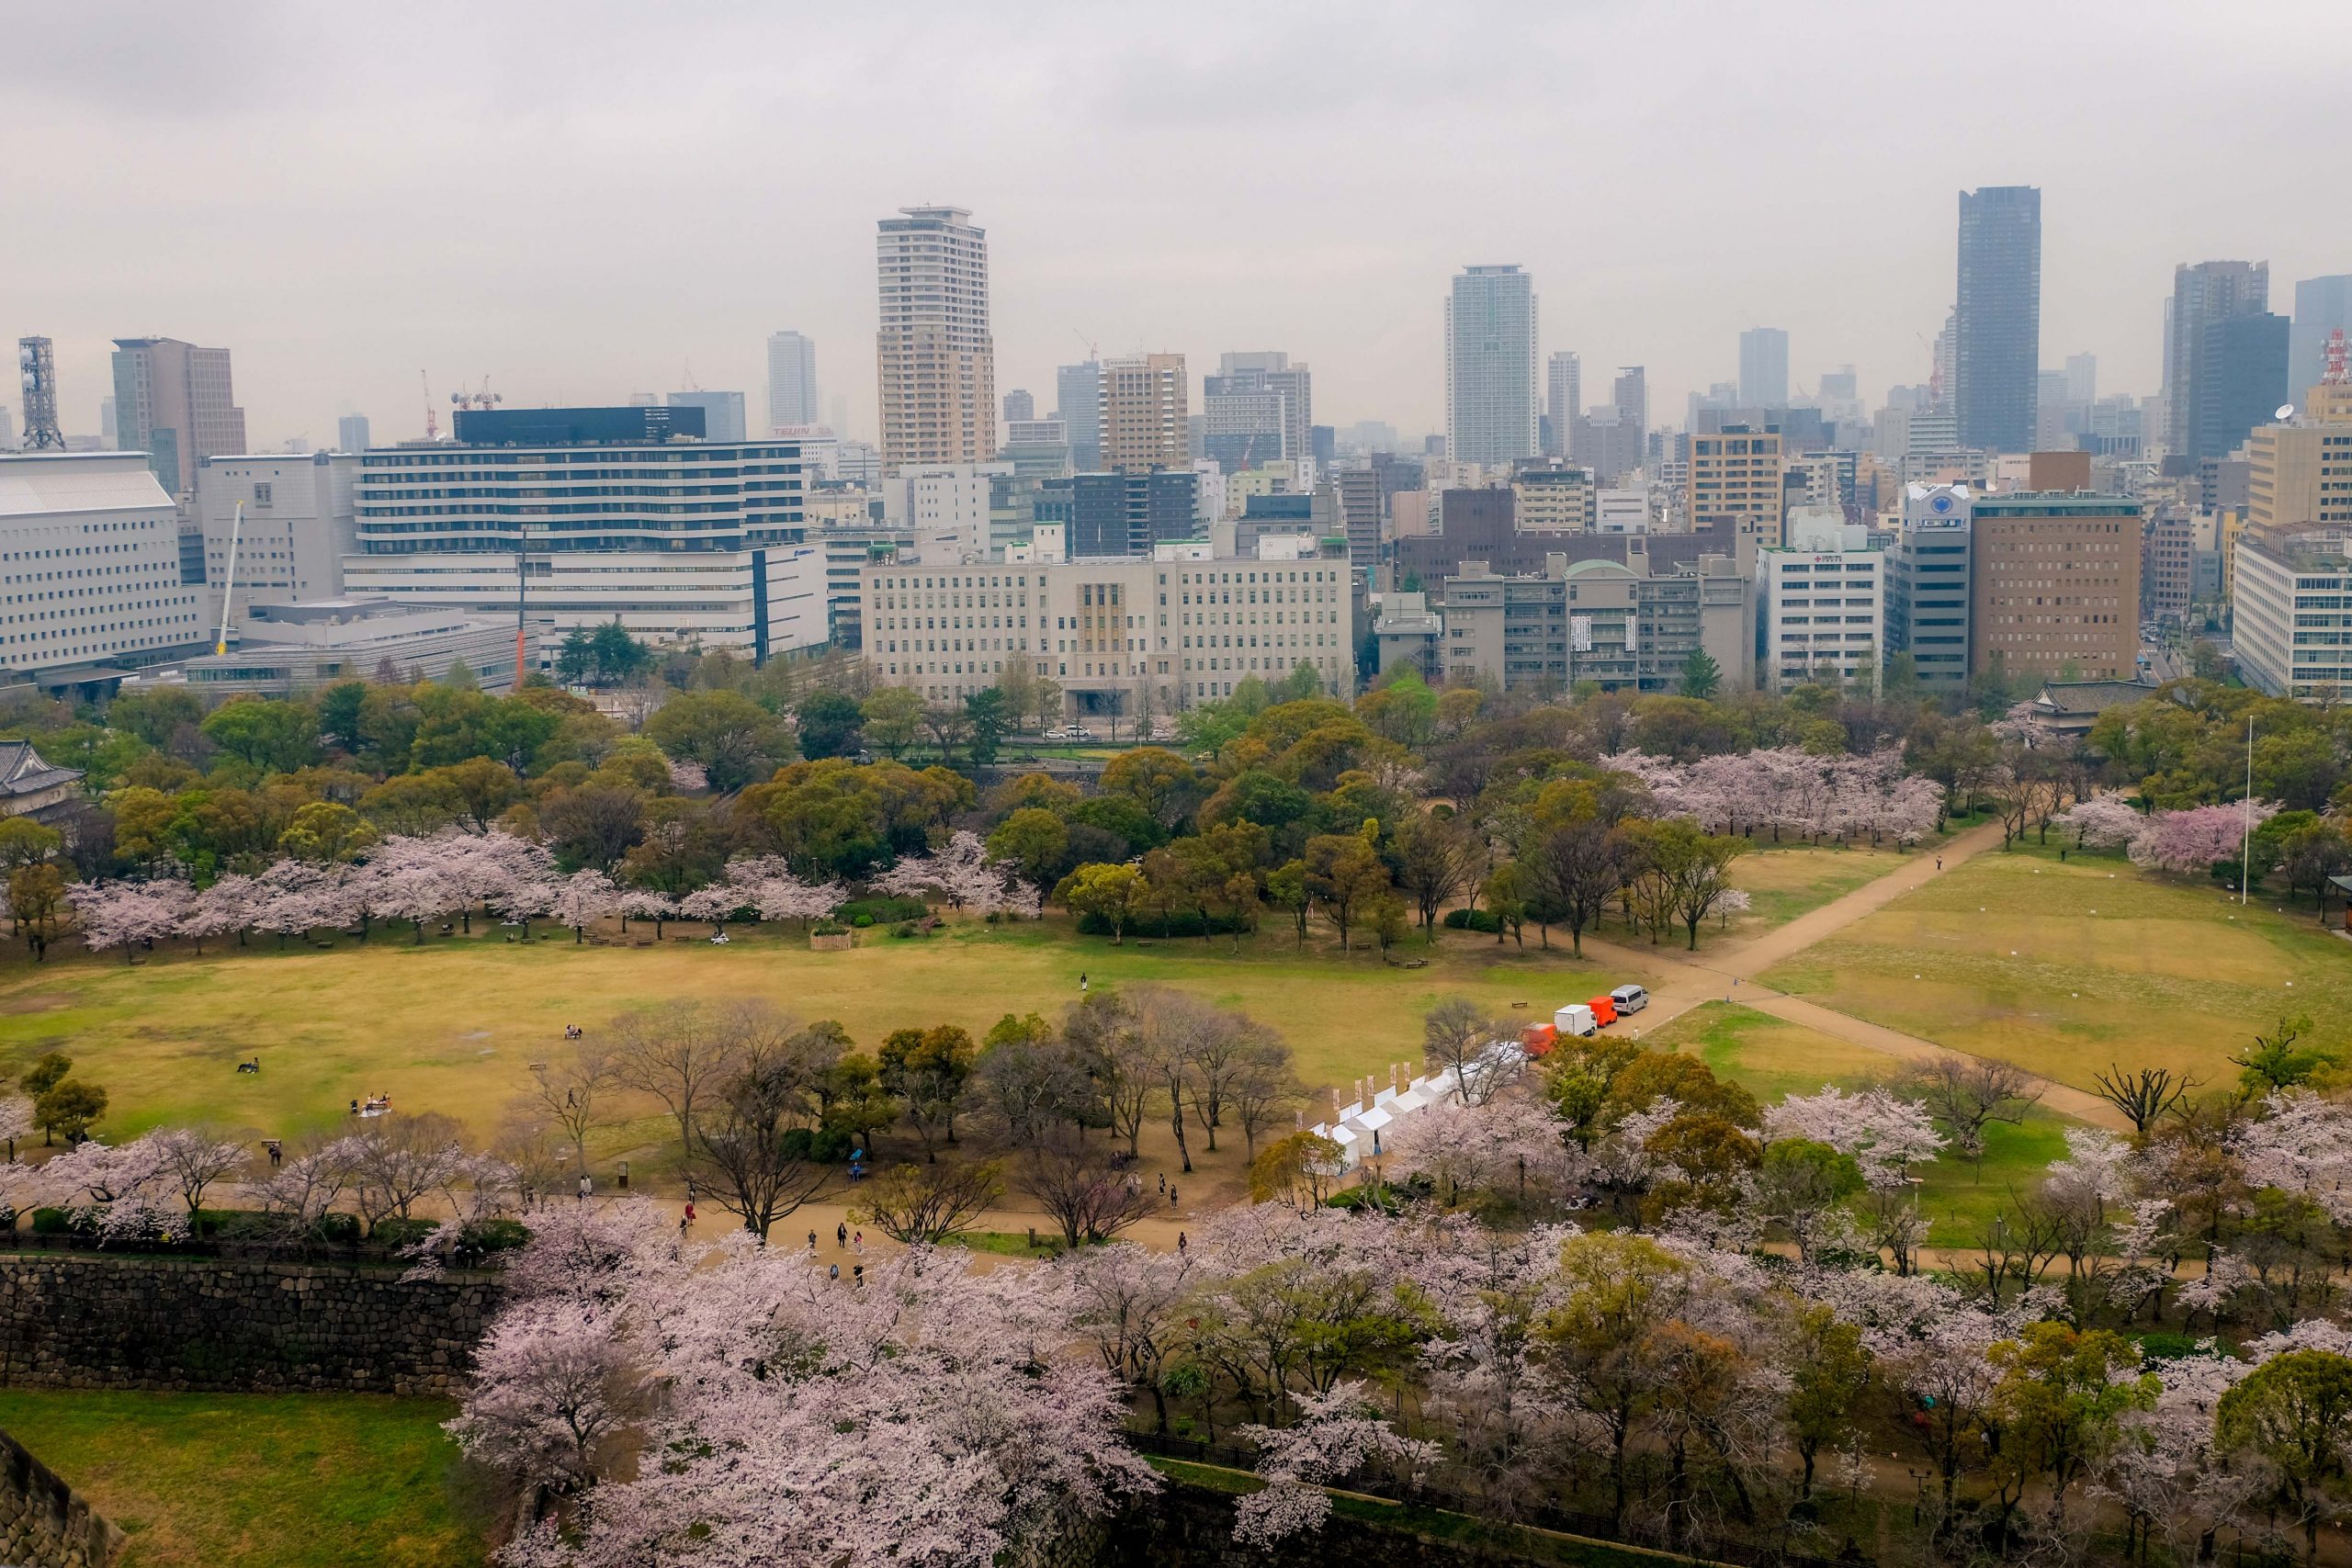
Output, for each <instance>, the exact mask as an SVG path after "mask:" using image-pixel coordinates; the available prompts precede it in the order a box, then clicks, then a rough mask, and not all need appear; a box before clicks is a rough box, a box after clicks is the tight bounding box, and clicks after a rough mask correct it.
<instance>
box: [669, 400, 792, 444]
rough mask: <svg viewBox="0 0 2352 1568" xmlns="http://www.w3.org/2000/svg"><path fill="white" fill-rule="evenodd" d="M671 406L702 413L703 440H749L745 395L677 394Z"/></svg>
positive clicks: (671, 401)
mask: <svg viewBox="0 0 2352 1568" xmlns="http://www.w3.org/2000/svg"><path fill="white" fill-rule="evenodd" d="M670 406H671V407H672V408H673V409H700V410H702V438H703V439H704V440H705V441H741V440H743V439H744V438H745V434H746V433H745V431H744V429H743V394H742V393H741V392H673V393H671V394H670ZM799 423H810V422H809V421H801V422H799Z"/></svg>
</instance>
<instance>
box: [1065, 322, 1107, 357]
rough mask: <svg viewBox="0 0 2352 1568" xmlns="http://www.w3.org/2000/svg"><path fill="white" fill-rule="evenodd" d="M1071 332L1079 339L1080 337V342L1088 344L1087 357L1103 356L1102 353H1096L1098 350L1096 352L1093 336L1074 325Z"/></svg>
mask: <svg viewBox="0 0 2352 1568" xmlns="http://www.w3.org/2000/svg"><path fill="white" fill-rule="evenodd" d="M1070 332H1071V333H1073V334H1074V335H1075V336H1076V337H1077V339H1078V341H1079V342H1080V343H1082V344H1085V345H1086V357H1087V358H1089V359H1100V358H1102V357H1103V356H1102V355H1100V354H1098V353H1096V352H1095V348H1094V340H1093V339H1092V338H1091V337H1088V336H1087V335H1086V334H1085V333H1082V332H1080V331H1079V330H1078V329H1077V328H1076V327H1072V328H1070Z"/></svg>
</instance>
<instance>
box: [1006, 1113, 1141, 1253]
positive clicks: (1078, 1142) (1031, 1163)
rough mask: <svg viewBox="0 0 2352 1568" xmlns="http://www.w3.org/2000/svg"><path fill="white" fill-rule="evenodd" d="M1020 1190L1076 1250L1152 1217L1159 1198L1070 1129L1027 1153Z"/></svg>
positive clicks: (1062, 1129) (1048, 1136)
mask: <svg viewBox="0 0 2352 1568" xmlns="http://www.w3.org/2000/svg"><path fill="white" fill-rule="evenodd" d="M1020 1181H1021V1190H1023V1192H1025V1193H1027V1194H1028V1195H1029V1196H1030V1197H1031V1198H1032V1199H1033V1200H1035V1202H1036V1204H1037V1206H1038V1207H1039V1208H1041V1209H1043V1210H1045V1211H1046V1214H1047V1215H1048V1216H1050V1217H1051V1218H1052V1220H1053V1222H1054V1224H1057V1225H1058V1226H1059V1227H1060V1228H1061V1233H1062V1239H1063V1241H1065V1242H1067V1243H1068V1244H1069V1246H1071V1247H1083V1246H1087V1245H1089V1244H1091V1243H1094V1242H1102V1241H1108V1240H1110V1239H1111V1238H1112V1237H1113V1236H1114V1235H1118V1234H1119V1233H1120V1232H1121V1231H1123V1230H1125V1229H1126V1228H1127V1227H1128V1226H1129V1225H1132V1224H1135V1223H1136V1221H1137V1220H1140V1219H1142V1218H1144V1217H1145V1216H1146V1215H1148V1214H1149V1213H1152V1212H1153V1210H1154V1209H1155V1208H1156V1207H1157V1206H1158V1196H1159V1195H1158V1194H1157V1193H1153V1192H1148V1191H1146V1190H1144V1186H1143V1183H1142V1182H1140V1181H1137V1180H1136V1179H1135V1178H1134V1177H1133V1176H1131V1175H1129V1174H1128V1173H1127V1172H1125V1171H1123V1170H1121V1169H1119V1168H1117V1167H1115V1166H1114V1165H1113V1164H1112V1163H1111V1158H1110V1156H1109V1155H1108V1154H1107V1153H1105V1152H1103V1151H1099V1150H1097V1149H1096V1148H1094V1146H1093V1145H1090V1144H1089V1143H1087V1141H1086V1140H1085V1139H1084V1138H1083V1137H1081V1136H1080V1134H1079V1133H1078V1130H1077V1129H1076V1128H1072V1127H1057V1128H1055V1129H1054V1130H1053V1131H1051V1132H1050V1133H1048V1134H1046V1136H1045V1137H1044V1138H1043V1139H1041V1140H1039V1142H1038V1144H1037V1146H1036V1147H1035V1148H1034V1149H1031V1150H1030V1151H1029V1155H1028V1157H1027V1159H1026V1160H1024V1161H1023V1166H1022V1170H1021V1178H1020Z"/></svg>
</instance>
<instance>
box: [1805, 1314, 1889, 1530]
mask: <svg viewBox="0 0 2352 1568" xmlns="http://www.w3.org/2000/svg"><path fill="white" fill-rule="evenodd" d="M1790 1328H1791V1336H1790V1344H1789V1347H1788V1354H1787V1357H1786V1359H1785V1361H1784V1364H1785V1365H1786V1366H1787V1368H1788V1371H1789V1393H1788V1399H1787V1403H1786V1404H1785V1405H1784V1407H1783V1408H1784V1409H1785V1410H1786V1412H1787V1415H1788V1421H1789V1436H1790V1438H1791V1440H1792V1443H1793V1444H1794V1445H1795V1448H1796V1450H1797V1457H1798V1458H1799V1459H1801V1460H1803V1461H1804V1483H1803V1487H1802V1490H1801V1491H1800V1492H1799V1493H1798V1495H1800V1496H1803V1497H1810V1496H1812V1495H1813V1472H1814V1461H1815V1458H1816V1457H1817V1456H1818V1455H1819V1454H1820V1452H1821V1450H1823V1449H1824V1448H1825V1447H1828V1446H1832V1445H1834V1444H1836V1442H1837V1441H1838V1438H1842V1437H1844V1436H1845V1435H1846V1434H1847V1432H1848V1431H1849V1429H1850V1427H1851V1421H1852V1416H1853V1412H1854V1407H1855V1406H1856V1405H1857V1404H1860V1403H1861V1398H1862V1395H1863V1393H1865V1392H1867V1391H1868V1389H1869V1388H1870V1384H1871V1356H1870V1352H1869V1351H1868V1350H1866V1349H1864V1348H1862V1331H1861V1330H1860V1328H1858V1327H1856V1326H1855V1325H1853V1324H1850V1323H1841V1322H1839V1321H1838V1314H1836V1313H1835V1312H1833V1311H1831V1310H1830V1309H1829V1308H1827V1307H1826V1306H1810V1305H1801V1306H1799V1307H1798V1308H1797V1310H1796V1315H1795V1319H1794V1321H1793V1322H1792V1324H1791V1325H1790Z"/></svg>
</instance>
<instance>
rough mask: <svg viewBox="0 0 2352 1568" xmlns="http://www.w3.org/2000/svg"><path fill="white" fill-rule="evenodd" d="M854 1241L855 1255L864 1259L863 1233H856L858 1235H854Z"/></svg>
mask: <svg viewBox="0 0 2352 1568" xmlns="http://www.w3.org/2000/svg"><path fill="white" fill-rule="evenodd" d="M854 1239H855V1240H856V1242H857V1255H858V1256H859V1257H860V1258H863V1257H865V1232H864V1231H860V1232H858V1233H857V1235H856V1237H855V1238H854Z"/></svg>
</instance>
